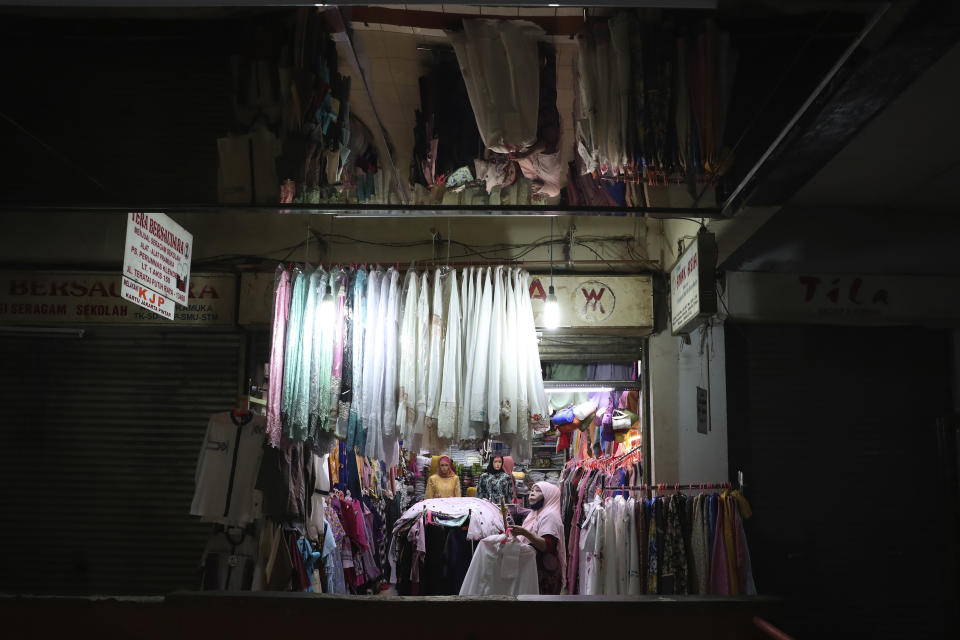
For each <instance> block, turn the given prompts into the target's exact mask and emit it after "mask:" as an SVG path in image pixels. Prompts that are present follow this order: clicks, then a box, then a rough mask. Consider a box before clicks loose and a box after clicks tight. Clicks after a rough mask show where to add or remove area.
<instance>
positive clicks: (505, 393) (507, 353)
mask: <svg viewBox="0 0 960 640" xmlns="http://www.w3.org/2000/svg"><path fill="white" fill-rule="evenodd" d="M504 276H505V277H504V283H503V284H504V289H503V290H504V298H506V305H505V310H506V313H505V314H504V317H503V349H502V350H501V358H500V370H501V373H500V398H501V399H500V403H501V405H502V406H503V408H504V410H505V412H506V416H505V417H503V419H502V420H501V422H500V431H501V433H503V434H506V435H516V433H517V402H518V393H517V384H518V382H517V381H518V380H519V376H518V375H517V365H518V359H517V351H518V343H517V300H516V295H515V293H514V289H513V270H512V269H508V270H507V272H506V273H505V274H504Z"/></svg>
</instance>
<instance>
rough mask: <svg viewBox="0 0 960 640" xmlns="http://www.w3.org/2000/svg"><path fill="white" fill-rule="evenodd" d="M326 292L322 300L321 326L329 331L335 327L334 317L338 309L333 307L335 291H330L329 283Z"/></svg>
mask: <svg viewBox="0 0 960 640" xmlns="http://www.w3.org/2000/svg"><path fill="white" fill-rule="evenodd" d="M325 288H326V292H325V293H324V294H323V298H322V299H321V300H320V311H319V313H320V326H321V327H323V328H324V329H328V328H330V327H332V326H333V319H334V318H333V317H334V314H335V313H336V309H335V307H334V305H333V291H332V290H331V289H330V284H329V283H327V286H326V287H325Z"/></svg>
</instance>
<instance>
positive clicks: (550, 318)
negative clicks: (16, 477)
mask: <svg viewBox="0 0 960 640" xmlns="http://www.w3.org/2000/svg"><path fill="white" fill-rule="evenodd" d="M548 291H549V293H547V299H546V301H545V302H544V303H543V326H544V327H546V328H547V329H556V328H557V327H559V326H560V305H559V304H558V303H557V296H556V294H555V293H554V292H553V285H552V284H551V285H550V289H549V290H548Z"/></svg>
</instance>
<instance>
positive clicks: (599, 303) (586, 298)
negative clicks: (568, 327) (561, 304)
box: [570, 280, 617, 324]
mask: <svg viewBox="0 0 960 640" xmlns="http://www.w3.org/2000/svg"><path fill="white" fill-rule="evenodd" d="M570 298H571V299H570V302H571V303H572V306H573V309H574V311H576V313H577V317H579V318H580V319H581V320H583V321H584V322H586V323H587V324H600V323H602V322H606V320H607V319H608V318H609V317H610V316H611V315H612V314H613V308H614V307H615V306H616V304H617V297H616V296H615V295H613V290H612V289H611V288H610V287H609V286H607V285H606V284H605V283H603V282H600V281H599V280H587V281H586V282H581V283H580V284H578V285H577V286H576V287H575V288H574V290H573V292H572V293H571V294H570Z"/></svg>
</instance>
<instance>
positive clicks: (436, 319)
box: [425, 269, 446, 429]
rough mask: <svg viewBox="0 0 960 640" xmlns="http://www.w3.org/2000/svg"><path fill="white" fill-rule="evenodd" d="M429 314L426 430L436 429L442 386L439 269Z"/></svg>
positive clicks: (443, 302) (442, 309) (442, 306)
mask: <svg viewBox="0 0 960 640" xmlns="http://www.w3.org/2000/svg"><path fill="white" fill-rule="evenodd" d="M431 311H432V313H431V314H430V362H429V365H428V366H429V367H430V373H429V377H430V380H429V382H428V389H427V418H426V423H427V425H426V427H425V428H426V429H430V428H436V424H437V413H439V411H440V387H441V385H442V384H443V370H442V369H443V332H444V329H445V327H444V322H443V320H444V316H445V315H446V300H444V298H443V283H442V282H441V280H440V269H437V270H436V271H434V273H433V305H432V309H431Z"/></svg>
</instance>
